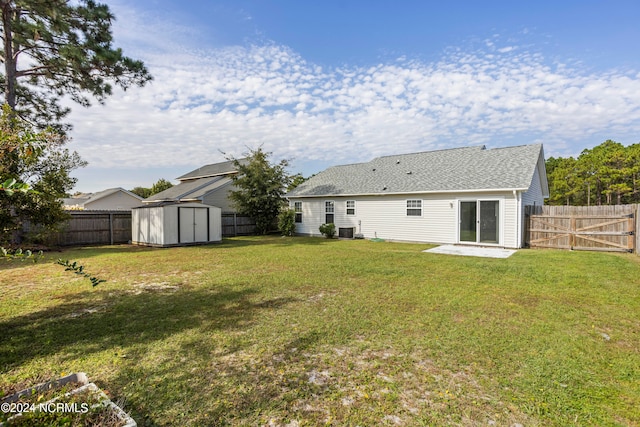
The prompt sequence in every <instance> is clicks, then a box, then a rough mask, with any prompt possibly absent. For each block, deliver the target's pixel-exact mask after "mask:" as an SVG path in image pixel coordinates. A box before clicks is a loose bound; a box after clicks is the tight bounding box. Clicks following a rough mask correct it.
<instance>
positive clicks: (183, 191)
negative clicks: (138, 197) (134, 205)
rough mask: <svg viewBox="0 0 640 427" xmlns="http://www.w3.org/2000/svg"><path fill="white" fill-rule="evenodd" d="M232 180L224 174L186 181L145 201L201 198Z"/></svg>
mask: <svg viewBox="0 0 640 427" xmlns="http://www.w3.org/2000/svg"><path fill="white" fill-rule="evenodd" d="M230 182H231V178H230V177H227V176H224V175H223V176H214V177H210V178H200V179H193V180H190V181H184V182H181V183H180V184H178V185H174V186H173V187H171V188H168V189H166V190H164V191H161V192H160V193H158V194H154V195H153V196H150V197H148V198H146V199H144V202H145V203H150V202H162V201H178V200H194V199H200V198H201V197H203V196H204V195H206V194H207V193H209V192H210V191H213V190H215V189H217V188H219V187H221V186H223V185H225V184H228V183H230Z"/></svg>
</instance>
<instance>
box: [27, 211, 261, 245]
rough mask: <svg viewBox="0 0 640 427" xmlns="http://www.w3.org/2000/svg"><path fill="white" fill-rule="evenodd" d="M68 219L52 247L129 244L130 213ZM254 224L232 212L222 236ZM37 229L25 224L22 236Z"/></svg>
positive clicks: (247, 231) (250, 231)
mask: <svg viewBox="0 0 640 427" xmlns="http://www.w3.org/2000/svg"><path fill="white" fill-rule="evenodd" d="M69 214H70V215H71V218H70V219H69V220H68V221H67V222H66V223H65V224H64V225H63V226H62V229H61V231H60V232H58V233H55V234H54V235H53V236H52V237H51V244H53V245H58V246H72V245H115V244H119V243H128V242H130V241H131V211H70V212H69ZM255 229H256V225H255V221H253V220H252V219H251V218H249V217H247V216H243V215H238V214H234V213H223V214H222V236H223V237H232V236H246V235H251V234H254V233H255ZM37 231H38V228H37V227H33V226H31V225H30V224H28V223H26V224H24V226H23V232H24V233H25V234H29V233H34V232H37Z"/></svg>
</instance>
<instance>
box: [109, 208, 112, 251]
mask: <svg viewBox="0 0 640 427" xmlns="http://www.w3.org/2000/svg"><path fill="white" fill-rule="evenodd" d="M109 242H110V243H109V244H111V245H113V213H111V212H109Z"/></svg>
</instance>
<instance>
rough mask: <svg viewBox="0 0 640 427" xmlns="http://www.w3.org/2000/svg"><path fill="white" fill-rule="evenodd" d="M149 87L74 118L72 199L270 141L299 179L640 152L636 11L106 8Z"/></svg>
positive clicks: (146, 181)
mask: <svg viewBox="0 0 640 427" xmlns="http://www.w3.org/2000/svg"><path fill="white" fill-rule="evenodd" d="M103 2H105V3H107V4H108V5H109V6H110V8H111V10H112V12H113V13H114V14H115V15H116V18H117V20H116V22H115V23H114V35H115V39H116V45H117V46H119V47H122V48H123V50H124V52H125V54H126V55H128V56H131V57H134V58H136V59H141V60H143V61H144V62H145V63H146V65H147V67H148V68H149V71H150V72H151V74H152V75H153V76H154V80H153V82H151V83H150V84H148V85H147V86H145V87H143V88H134V89H129V90H128V91H126V92H121V91H116V93H115V94H114V96H112V97H111V98H109V99H108V100H107V102H106V104H105V105H94V106H92V107H91V108H88V109H86V108H83V107H80V106H74V107H73V112H72V114H71V115H70V117H69V120H70V122H71V123H72V124H73V126H74V130H73V132H72V134H71V135H72V138H73V141H72V143H71V144H70V148H72V149H74V150H77V151H78V152H79V153H80V154H81V156H82V157H83V158H84V159H85V160H87V161H89V166H88V167H86V168H84V169H82V170H80V171H78V172H76V173H74V176H76V177H77V178H78V179H79V181H78V184H77V186H76V190H79V191H99V190H102V189H105V188H110V187H124V188H126V189H131V188H133V187H135V186H147V187H148V186H151V184H152V183H153V182H155V181H157V180H158V179H160V178H166V179H169V180H172V181H173V182H176V181H174V179H175V177H177V176H180V175H182V174H184V173H186V172H188V171H190V170H192V169H195V168H197V167H199V166H202V165H204V164H208V163H216V162H219V161H223V160H225V154H224V153H226V155H230V156H235V157H241V156H242V155H243V153H246V152H247V150H248V149H249V148H257V147H259V146H262V147H263V148H264V149H265V150H267V151H270V152H272V153H273V159H274V160H280V159H283V158H286V159H290V160H291V168H290V172H292V173H297V172H300V173H302V174H303V175H305V176H309V175H311V174H313V173H316V172H319V171H320V170H322V169H324V168H326V167H328V166H331V165H336V164H346V163H354V162H361V161H368V160H370V159H372V158H373V157H376V156H381V155H390V154H399V153H410V152H416V151H427V150H434V149H443V148H453V147H460V146H469V145H480V144H485V145H487V147H488V148H493V147H502V146H510V145H520V144H529V143H537V142H542V143H544V146H545V153H546V155H547V157H549V156H569V155H577V154H579V153H580V151H582V150H583V149H585V148H590V147H593V146H595V145H598V144H599V143H601V142H603V141H604V140H606V139H613V140H616V141H618V142H621V143H623V144H625V145H627V144H632V143H636V142H640V25H639V24H638V22H640V3H638V2H637V1H635V0H629V1H618V0H606V1H605V0H603V1H593V0H563V1H557V0H554V1H547V0H538V1H535V2H518V1H512V0H508V1H491V0H484V1H482V2H479V1H471V0H468V1H461V0H450V1H447V2H435V1H418V0H414V1H408V0H406V1H403V0H393V1H391V0H388V1H376V0H366V1H365V0H359V1H355V0H353V1H349V0H341V1H333V0H323V1H315V2H312V1H296V0H224V1H223V0H184V1H181V2H177V1H175V0H136V1H135V2H132V1H129V0H106V1H105V0H103Z"/></svg>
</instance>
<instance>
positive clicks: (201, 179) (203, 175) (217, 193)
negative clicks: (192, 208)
mask: <svg viewBox="0 0 640 427" xmlns="http://www.w3.org/2000/svg"><path fill="white" fill-rule="evenodd" d="M243 161H245V160H244V159H242V160H240V162H243ZM237 173H238V171H237V168H236V167H235V166H234V162H233V161H226V162H222V163H215V164H211V165H206V166H202V167H200V168H198V169H196V170H194V171H191V172H189V173H187V174H185V175H182V176H180V177H178V178H177V179H178V181H180V183H179V184H178V185H174V186H173V187H171V188H169V189H167V190H165V191H162V192H160V193H158V194H154V195H153V196H150V197H148V198H146V199H144V201H143V203H145V204H151V203H161V202H162V203H167V202H171V203H190V202H196V203H203V204H205V205H209V206H217V207H219V208H221V209H222V212H234V211H235V209H234V208H233V206H232V204H231V201H230V200H229V191H231V190H233V189H234V188H235V187H234V186H233V180H232V177H233V176H234V175H236V174H237Z"/></svg>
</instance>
